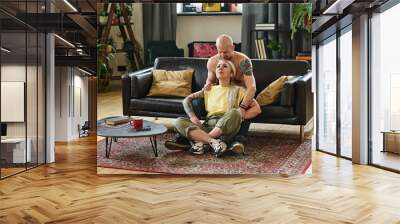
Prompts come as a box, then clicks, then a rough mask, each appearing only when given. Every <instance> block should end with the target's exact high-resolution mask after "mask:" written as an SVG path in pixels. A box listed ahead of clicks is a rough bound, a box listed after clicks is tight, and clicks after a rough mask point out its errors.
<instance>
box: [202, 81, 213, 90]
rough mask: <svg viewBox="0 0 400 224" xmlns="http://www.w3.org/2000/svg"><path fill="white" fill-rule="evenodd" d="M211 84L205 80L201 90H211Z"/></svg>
mask: <svg viewBox="0 0 400 224" xmlns="http://www.w3.org/2000/svg"><path fill="white" fill-rule="evenodd" d="M211 86H212V83H211V82H207V83H206V84H205V85H204V87H203V90H205V91H209V90H211Z"/></svg>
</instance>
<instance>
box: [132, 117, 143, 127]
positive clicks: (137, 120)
mask: <svg viewBox="0 0 400 224" xmlns="http://www.w3.org/2000/svg"><path fill="white" fill-rule="evenodd" d="M131 126H132V127H133V128H134V129H141V128H143V119H141V118H134V119H133V120H131Z"/></svg>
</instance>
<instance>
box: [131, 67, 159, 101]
mask: <svg viewBox="0 0 400 224" xmlns="http://www.w3.org/2000/svg"><path fill="white" fill-rule="evenodd" d="M128 76H129V77H130V78H131V97H132V98H143V97H145V96H146V95H147V94H148V93H149V90H150V87H151V84H152V82H153V72H152V70H151V69H150V70H147V71H145V72H140V73H138V72H135V73H132V74H129V75H128Z"/></svg>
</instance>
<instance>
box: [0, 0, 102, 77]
mask: <svg viewBox="0 0 400 224" xmlns="http://www.w3.org/2000/svg"><path fill="white" fill-rule="evenodd" d="M46 7H47V8H46ZM49 11H51V13H49ZM96 26H97V15H96V0H0V29H1V31H2V46H4V47H7V49H11V50H12V51H11V52H10V53H7V56H8V57H9V58H10V59H11V58H22V59H24V58H25V55H28V57H29V56H33V55H37V54H36V51H37V47H36V45H37V44H36V39H33V38H34V37H36V35H37V33H39V34H40V33H43V32H52V33H56V34H57V35H58V36H60V37H61V38H63V39H65V40H67V42H70V43H72V44H74V45H75V46H76V47H71V45H70V44H67V43H66V42H65V41H63V40H61V39H60V38H55V47H56V49H55V52H56V65H57V64H60V63H61V64H68V63H67V62H68V60H69V61H70V62H73V63H77V64H72V65H75V66H79V61H80V60H76V59H75V58H82V56H85V57H84V58H83V59H82V63H83V64H85V66H86V67H91V68H92V69H94V70H95V67H96V63H95V61H96ZM25 33H26V34H25ZM31 33H32V34H31ZM33 34H34V35H33ZM25 41H27V43H28V44H27V45H26V43H25ZM25 46H27V47H26V48H25ZM39 47H41V46H39ZM77 49H79V50H77ZM79 52H82V53H79ZM2 54H4V52H2ZM58 56H63V57H58ZM64 56H67V57H64ZM68 57H71V58H69V59H68ZM72 57H74V58H72ZM60 60H63V61H60ZM88 61H90V63H89V64H92V65H91V66H88V63H87V62H88ZM68 65H71V63H69V64H68Z"/></svg>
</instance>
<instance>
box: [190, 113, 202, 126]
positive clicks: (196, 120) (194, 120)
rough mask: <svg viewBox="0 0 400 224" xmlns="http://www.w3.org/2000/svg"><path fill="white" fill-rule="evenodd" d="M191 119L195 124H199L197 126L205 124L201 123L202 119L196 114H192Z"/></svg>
mask: <svg viewBox="0 0 400 224" xmlns="http://www.w3.org/2000/svg"><path fill="white" fill-rule="evenodd" d="M190 121H191V122H192V123H193V124H195V125H197V126H199V127H201V126H203V125H202V124H201V121H200V120H199V118H197V117H196V116H191V117H190Z"/></svg>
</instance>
